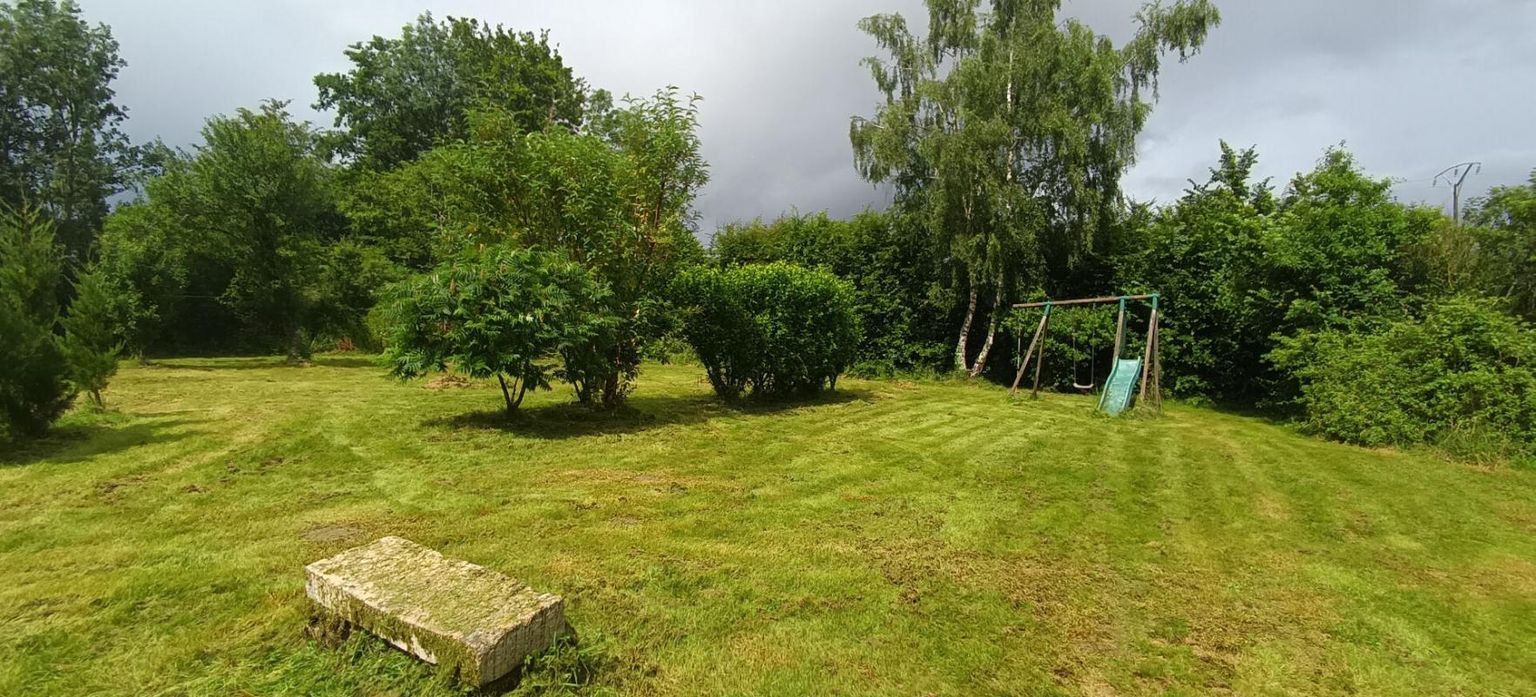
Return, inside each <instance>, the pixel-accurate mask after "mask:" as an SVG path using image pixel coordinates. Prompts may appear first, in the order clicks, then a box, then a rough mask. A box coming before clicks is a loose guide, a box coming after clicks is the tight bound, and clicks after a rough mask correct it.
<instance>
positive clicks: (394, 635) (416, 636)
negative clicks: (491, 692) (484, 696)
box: [304, 537, 565, 687]
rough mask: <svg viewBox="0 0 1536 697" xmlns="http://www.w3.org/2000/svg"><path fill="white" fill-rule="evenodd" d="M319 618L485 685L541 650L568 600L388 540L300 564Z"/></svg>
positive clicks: (550, 640) (411, 544)
mask: <svg viewBox="0 0 1536 697" xmlns="http://www.w3.org/2000/svg"><path fill="white" fill-rule="evenodd" d="M304 571H305V575H306V579H305V584H304V589H305V592H306V593H307V594H308V595H309V598H310V600H311V601H312V602H314V604H315V605H317V606H318V607H319V608H320V609H321V610H322V611H323V612H325V613H328V614H330V615H333V616H334V617H336V618H339V619H342V620H345V621H347V622H348V623H350V624H352V625H353V626H357V627H361V628H363V629H366V630H368V631H369V632H372V633H373V634H376V635H378V636H379V637H381V638H383V639H384V640H385V641H388V642H389V643H391V644H394V645H395V646H398V647H400V648H401V649H403V650H405V651H406V652H408V653H410V654H411V655H414V656H416V657H417V658H420V659H422V660H424V661H427V662H429V663H435V664H437V665H441V666H449V667H455V668H457V669H458V671H459V677H460V679H461V680H463V681H464V682H465V683H466V684H469V685H473V686H476V687H478V686H481V685H484V684H486V683H489V682H492V681H494V680H496V679H498V678H501V677H503V676H505V675H506V674H507V673H509V672H511V671H512V670H513V669H515V668H517V667H518V666H520V665H522V662H523V658H524V657H525V656H528V655H530V654H535V653H539V652H542V651H544V650H545V649H546V648H548V647H549V646H550V644H551V643H553V642H554V640H555V637H556V636H557V635H558V634H559V633H560V632H561V630H563V629H564V627H565V601H564V600H562V599H561V598H560V596H558V595H551V594H549V593H539V592H536V591H534V590H533V589H531V588H529V587H528V586H526V585H524V584H523V583H521V582H519V581H517V580H515V579H512V578H509V577H507V576H505V575H502V574H500V573H497V572H495V571H492V570H490V569H487V568H485V567H483V566H479V565H477V564H471V563H469V562H467V561H461V560H458V559H449V558H448V557H445V556H443V555H442V554H439V553H438V552H436V551H434V550H431V549H428V548H426V547H423V546H421V545H418V544H416V543H414V542H411V541H410V540H406V539H403V538H399V537H385V538H381V539H379V540H377V541H375V542H373V543H370V544H367V545H364V546H362V547H354V548H352V549H349V550H347V551H345V552H342V553H341V554H338V555H336V556H334V557H331V558H329V559H321V560H320V561H317V562H315V563H313V564H310V565H309V566H306V567H304Z"/></svg>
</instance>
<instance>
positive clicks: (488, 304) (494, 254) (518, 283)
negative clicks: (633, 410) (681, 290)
mask: <svg viewBox="0 0 1536 697" xmlns="http://www.w3.org/2000/svg"><path fill="white" fill-rule="evenodd" d="M608 297H609V296H608V291H607V289H606V288H605V287H604V286H602V285H601V284H599V283H598V282H597V281H596V280H594V278H593V277H592V274H591V273H590V272H588V271H587V270H586V269H584V268H582V267H581V266H580V265H578V264H576V263H574V262H571V261H570V260H568V259H566V258H565V257H564V256H561V255H559V254H554V253H550V252H541V251H536V250H532V249H519V248H514V247H511V246H507V245H502V246H496V247H490V248H480V249H476V250H472V251H468V252H465V253H463V254H462V255H461V256H460V258H459V259H457V260H455V261H451V262H449V263H447V264H444V265H443V266H441V267H438V268H437V269H436V270H434V271H432V272H430V273H427V274H423V275H420V276H417V277H415V278H412V279H410V280H407V281H404V282H401V283H399V284H396V285H395V286H393V287H392V288H391V291H390V298H391V299H390V300H389V302H388V305H387V310H386V312H387V314H388V317H389V325H390V330H389V341H388V347H387V349H386V351H385V356H386V358H387V359H388V361H389V366H390V372H391V373H393V374H394V375H396V376H397V377H400V378H413V377H419V376H422V375H425V374H427V373H431V372H436V371H442V370H450V369H451V370H454V371H457V372H459V373H463V374H465V375H468V376H470V377H474V378H492V377H494V378H496V379H497V381H498V382H500V383H501V390H502V397H503V398H504V399H505V400H506V407H507V412H508V413H511V412H513V411H515V410H516V409H517V407H518V406H519V405H521V404H522V401H523V396H524V395H525V394H526V393H527V391H528V390H529V389H540V388H542V389H549V378H550V377H551V376H552V375H556V374H557V371H556V369H555V365H554V363H553V359H554V358H555V356H557V355H559V354H562V353H572V354H580V355H590V354H591V353H592V350H591V349H590V347H591V346H594V345H601V344H602V343H603V342H604V337H605V336H607V335H609V334H611V333H612V328H613V326H614V324H615V323H616V320H615V319H614V317H613V316H612V315H611V314H610V313H608V312H607V307H606V303H607V301H608ZM558 374H559V375H561V376H564V377H566V378H567V379H569V380H571V381H572V382H573V383H574V384H576V386H577V390H578V393H580V392H581V391H582V390H583V389H584V384H585V383H586V381H587V376H586V373H585V372H583V369H578V368H568V369H567V370H565V371H560V372H559V373H558Z"/></svg>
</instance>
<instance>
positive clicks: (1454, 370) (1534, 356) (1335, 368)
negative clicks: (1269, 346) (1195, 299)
mask: <svg viewBox="0 0 1536 697" xmlns="http://www.w3.org/2000/svg"><path fill="white" fill-rule="evenodd" d="M1275 356H1276V360H1277V361H1278V362H1279V363H1280V364H1281V365H1282V366H1284V367H1286V368H1287V369H1288V370H1291V371H1293V372H1294V373H1295V375H1296V376H1297V378H1298V379H1299V380H1300V382H1301V398H1300V403H1301V405H1302V406H1303V407H1304V408H1305V409H1306V419H1305V422H1304V423H1305V424H1306V425H1307V427H1308V428H1309V429H1311V430H1313V431H1315V432H1318V433H1322V434H1325V435H1328V436H1331V437H1334V438H1338V439H1340V440H1345V441H1349V442H1354V443H1361V444H1364V445H1410V444H1416V443H1430V444H1438V445H1442V446H1446V447H1449V448H1451V449H1452V450H1453V451H1460V452H1459V454H1463V455H1472V456H1486V455H1494V456H1507V455H1518V454H1527V455H1528V454H1531V453H1533V452H1536V369H1533V366H1536V331H1532V329H1531V327H1530V326H1529V325H1526V324H1524V323H1522V322H1520V321H1519V320H1516V319H1514V318H1512V317H1510V316H1508V315H1506V314H1504V313H1502V312H1500V311H1499V310H1498V309H1497V308H1496V307H1494V306H1493V305H1492V304H1491V303H1489V302H1488V301H1486V300H1479V299H1472V298H1465V297H1454V298H1449V299H1445V300H1443V301H1441V302H1437V303H1434V304H1432V305H1430V306H1428V308H1427V313H1426V315H1425V316H1424V318H1423V319H1422V320H1406V319H1405V320H1399V321H1395V322H1391V323H1388V324H1385V325H1383V326H1381V327H1380V328H1379V329H1377V330H1375V331H1372V332H1369V333H1350V332H1348V331H1345V330H1339V329H1331V330H1325V331H1322V332H1304V333H1302V334H1299V335H1297V336H1296V337H1294V338H1290V339H1287V340H1285V341H1284V342H1282V344H1281V347H1280V348H1279V349H1278V350H1276V351H1275Z"/></svg>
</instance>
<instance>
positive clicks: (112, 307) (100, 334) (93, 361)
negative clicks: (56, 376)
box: [60, 266, 140, 409]
mask: <svg viewBox="0 0 1536 697" xmlns="http://www.w3.org/2000/svg"><path fill="white" fill-rule="evenodd" d="M139 315H140V311H139V302H138V295H137V294H136V293H134V292H133V291H132V290H130V289H128V287H127V284H125V283H119V282H117V281H116V280H115V279H113V278H112V277H111V276H110V275H109V274H108V273H107V271H106V269H104V268H102V267H100V266H93V267H91V268H89V269H86V270H84V271H82V272H81V273H80V276H79V278H77V279H75V300H74V302H72V303H70V305H69V314H68V316H67V317H65V318H64V319H63V321H62V322H60V324H61V325H63V327H64V342H63V349H64V357H65V359H66V360H67V362H68V363H69V377H70V380H71V381H72V382H73V383H74V385H75V387H76V388H77V389H79V390H81V391H82V392H85V393H86V394H88V395H90V398H91V404H92V405H94V406H95V407H96V408H97V409H102V408H105V407H106V405H107V404H106V400H105V399H104V398H103V397H102V394H101V393H102V391H103V390H105V389H107V381H108V380H111V379H112V376H113V375H116V374H117V358H118V356H119V355H120V354H121V353H122V352H123V346H124V345H125V343H126V341H127V338H128V337H129V336H132V334H133V326H134V322H135V320H136V318H137V317H138V316H139Z"/></svg>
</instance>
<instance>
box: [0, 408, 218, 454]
mask: <svg viewBox="0 0 1536 697" xmlns="http://www.w3.org/2000/svg"><path fill="white" fill-rule="evenodd" d="M199 423H203V421H202V420H201V419H187V418H179V417H175V416H158V417H147V418H137V419H135V418H133V417H129V416H124V415H122V414H115V413H108V414H102V415H92V416H90V417H89V419H88V420H77V421H75V422H67V423H64V424H61V425H57V426H55V427H54V428H52V429H50V430H49V431H48V433H47V434H46V435H44V436H42V437H40V438H33V439H23V440H12V441H5V440H0V467H20V466H25V465H31V464H35V463H38V462H43V461H45V460H46V461H51V462H58V463H70V462H81V461H84V460H88V459H90V458H93V457H96V456H98V455H106V454H109V453H115V452H118V451H122V450H127V449H129V448H137V447H139V446H143V445H149V444H152V443H169V442H173V441H178V440H181V439H183V438H187V437H189V436H192V435H195V431H194V430H192V429H187V428H182V427H184V426H190V425H193V424H199Z"/></svg>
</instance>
